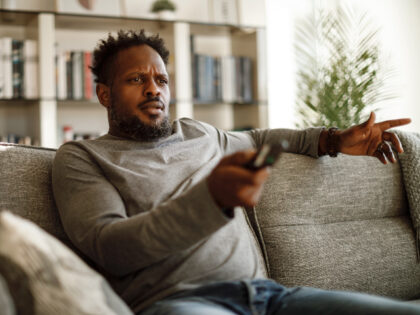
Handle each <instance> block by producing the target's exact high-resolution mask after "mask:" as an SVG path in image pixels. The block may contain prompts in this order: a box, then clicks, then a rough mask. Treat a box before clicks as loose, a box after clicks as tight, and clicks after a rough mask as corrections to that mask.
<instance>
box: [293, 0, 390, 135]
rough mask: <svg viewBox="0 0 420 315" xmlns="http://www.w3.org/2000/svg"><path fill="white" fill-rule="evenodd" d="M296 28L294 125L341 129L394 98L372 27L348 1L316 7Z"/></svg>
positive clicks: (362, 118) (387, 70) (361, 119)
mask: <svg viewBox="0 0 420 315" xmlns="http://www.w3.org/2000/svg"><path fill="white" fill-rule="evenodd" d="M297 25H298V26H297V29H296V43H295V49H296V57H297V63H298V72H297V79H298V82H297V102H296V106H297V110H298V113H299V116H300V119H301V123H298V124H296V125H297V127H308V126H314V125H316V126H326V127H332V126H336V127H338V128H347V127H348V126H350V125H355V124H359V123H361V122H363V121H364V120H366V119H367V117H368V115H369V113H370V112H371V111H372V110H377V108H374V107H377V106H378V104H379V103H380V102H383V101H386V100H389V99H392V98H395V95H394V92H393V91H392V90H391V91H390V89H389V88H390V86H389V85H385V83H388V81H387V80H388V79H390V77H391V75H392V74H393V71H391V70H390V69H389V65H388V64H385V63H383V61H382V60H381V58H380V57H381V56H380V55H381V54H380V48H379V45H378V36H377V35H378V34H377V33H378V29H377V28H375V27H373V26H372V24H371V22H370V19H369V18H368V17H367V16H366V14H363V15H362V14H360V13H358V12H356V11H355V10H354V9H353V8H352V7H350V6H337V7H336V9H334V10H332V11H326V10H323V9H320V10H318V11H316V13H315V14H314V15H313V16H312V18H305V20H304V21H302V22H301V23H300V24H297Z"/></svg>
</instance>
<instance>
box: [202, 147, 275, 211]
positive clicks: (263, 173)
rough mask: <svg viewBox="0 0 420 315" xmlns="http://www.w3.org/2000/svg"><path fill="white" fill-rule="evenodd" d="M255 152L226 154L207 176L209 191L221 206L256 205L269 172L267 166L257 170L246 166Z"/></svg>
mask: <svg viewBox="0 0 420 315" xmlns="http://www.w3.org/2000/svg"><path fill="white" fill-rule="evenodd" d="M255 154H256V152H255V151H244V152H238V153H234V154H232V155H229V156H226V157H224V158H223V159H222V160H221V161H220V162H219V164H218V165H217V166H216V167H215V168H214V170H213V171H212V172H211V174H210V175H209V177H208V178H207V185H208V187H209V191H210V193H211V195H212V196H213V198H214V200H215V201H216V203H217V204H218V205H219V206H220V207H221V208H230V207H235V206H245V207H252V206H255V205H256V203H257V201H258V199H259V197H260V195H261V192H262V187H263V183H264V182H265V180H266V179H267V177H268V173H269V172H268V169H267V167H265V168H262V169H259V170H257V171H251V170H249V169H247V168H245V167H244V165H245V164H246V163H247V162H249V161H251V159H252V158H253V157H254V156H255Z"/></svg>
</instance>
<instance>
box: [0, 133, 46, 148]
mask: <svg viewBox="0 0 420 315" xmlns="http://www.w3.org/2000/svg"><path fill="white" fill-rule="evenodd" d="M0 142H8V143H16V144H24V145H34V146H39V141H38V140H36V139H33V138H32V137H30V136H21V135H16V134H13V133H9V134H7V135H3V136H0Z"/></svg>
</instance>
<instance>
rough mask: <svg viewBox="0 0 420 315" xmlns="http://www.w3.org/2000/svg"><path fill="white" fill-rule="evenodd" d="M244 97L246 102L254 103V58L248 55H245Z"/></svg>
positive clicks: (243, 60) (243, 61)
mask: <svg viewBox="0 0 420 315" xmlns="http://www.w3.org/2000/svg"><path fill="white" fill-rule="evenodd" d="M242 63H243V64H242V65H243V99H244V102H245V103H252V101H253V93H252V89H253V85H252V60H251V58H248V57H243V59H242Z"/></svg>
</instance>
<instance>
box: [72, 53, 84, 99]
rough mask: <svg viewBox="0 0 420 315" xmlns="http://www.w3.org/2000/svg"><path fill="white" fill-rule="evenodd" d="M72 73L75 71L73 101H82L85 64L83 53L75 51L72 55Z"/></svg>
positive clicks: (73, 76)
mask: <svg viewBox="0 0 420 315" xmlns="http://www.w3.org/2000/svg"><path fill="white" fill-rule="evenodd" d="M71 54H72V71H73V75H72V78H73V86H72V87H73V99H75V100H80V99H82V98H83V76H82V75H83V71H82V70H83V63H82V53H81V52H80V51H73V52H72V53H71Z"/></svg>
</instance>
